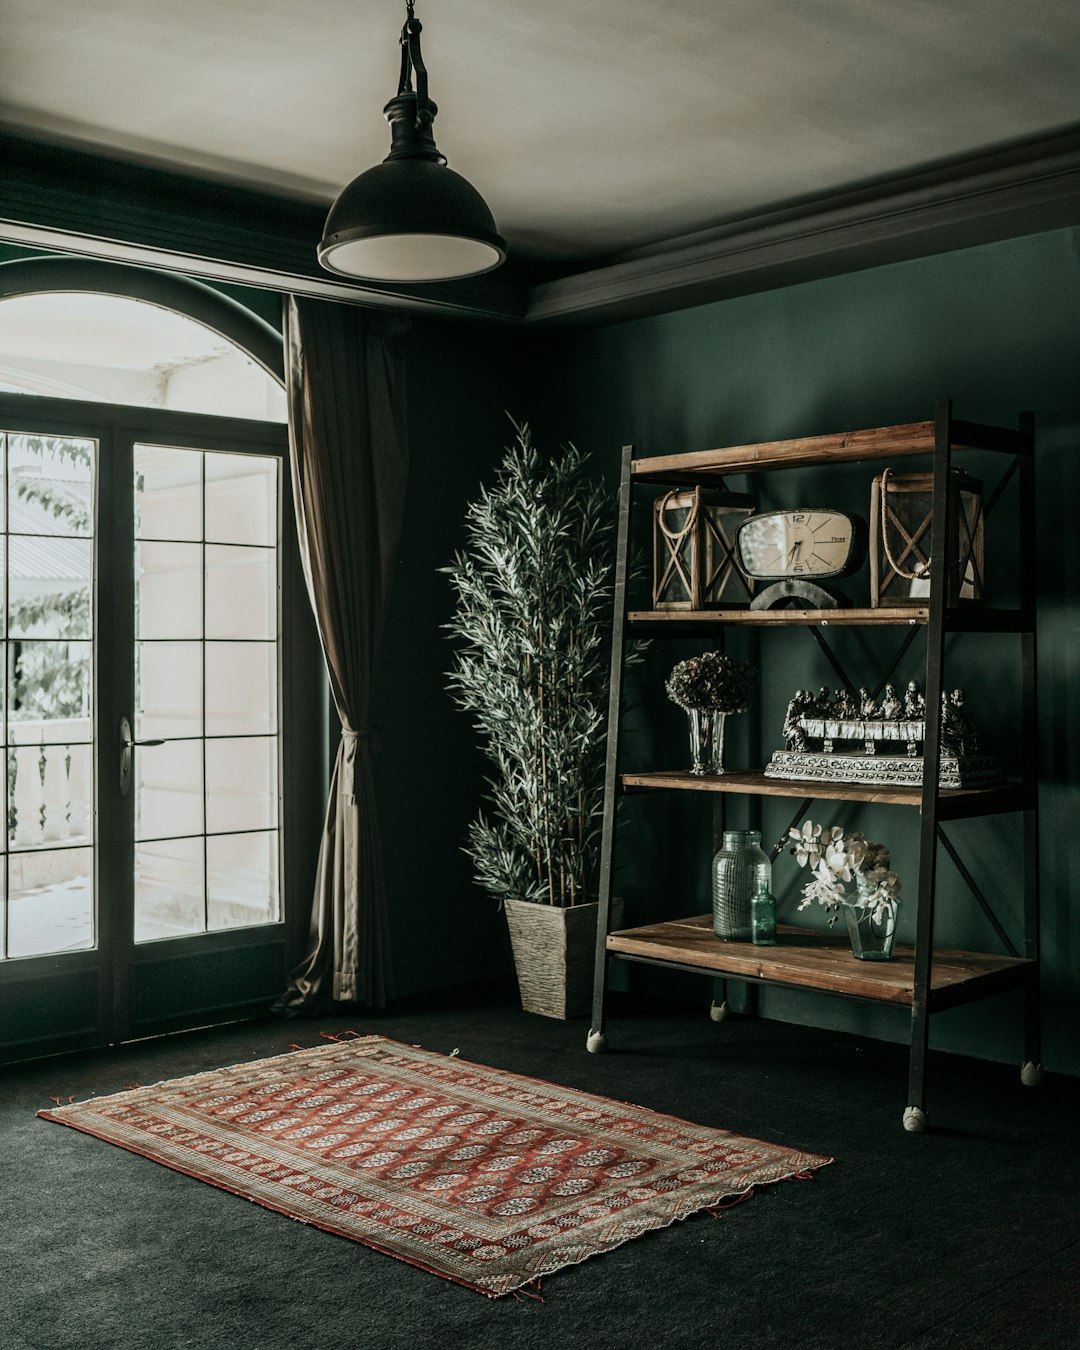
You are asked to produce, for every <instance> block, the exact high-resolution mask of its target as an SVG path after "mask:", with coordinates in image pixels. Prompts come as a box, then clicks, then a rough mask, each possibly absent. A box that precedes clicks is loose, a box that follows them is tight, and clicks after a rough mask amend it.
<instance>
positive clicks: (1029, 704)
mask: <svg viewBox="0 0 1080 1350" xmlns="http://www.w3.org/2000/svg"><path fill="white" fill-rule="evenodd" d="M1020 430H1021V431H1022V432H1024V433H1026V435H1027V436H1029V437H1031V443H1030V444H1029V446H1028V453H1027V454H1025V455H1023V456H1022V457H1021V460H1020V492H1019V503H1018V506H1019V514H1020V607H1021V609H1022V611H1023V613H1024V615H1025V619H1024V629H1023V632H1022V633H1021V635H1020V661H1021V666H1020V756H1021V778H1022V782H1023V787H1024V814H1023V839H1024V853H1023V856H1024V955H1025V957H1027V959H1028V960H1029V961H1034V962H1035V968H1034V970H1033V972H1032V975H1031V978H1030V979H1029V980H1028V982H1027V985H1026V986H1025V990H1024V1064H1023V1068H1022V1071H1021V1076H1022V1080H1023V1082H1024V1083H1025V1084H1026V1085H1029V1086H1034V1084H1035V1083H1037V1082H1038V1081H1039V1078H1040V1077H1041V1074H1042V1064H1041V1049H1040V1006H1039V1004H1040V992H1039V983H1040V970H1039V714H1038V708H1039V700H1038V686H1037V683H1036V680H1037V677H1036V669H1037V667H1036V635H1035V607H1036V601H1037V596H1038V578H1037V575H1036V573H1037V567H1038V562H1037V558H1038V548H1037V545H1036V540H1035V537H1034V536H1035V521H1036V518H1037V517H1036V515H1035V510H1036V505H1035V445H1034V434H1035V416H1034V414H1033V413H1030V412H1026V413H1022V414H1021V416H1020Z"/></svg>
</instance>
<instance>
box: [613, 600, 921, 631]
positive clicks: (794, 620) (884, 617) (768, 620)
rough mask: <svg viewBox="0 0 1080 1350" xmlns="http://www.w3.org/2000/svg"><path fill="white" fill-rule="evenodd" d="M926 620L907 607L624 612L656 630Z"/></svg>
mask: <svg viewBox="0 0 1080 1350" xmlns="http://www.w3.org/2000/svg"><path fill="white" fill-rule="evenodd" d="M929 617H930V610H929V608H928V607H927V606H926V605H910V606H905V607H904V608H903V609H900V608H897V609H869V608H866V609H681V610H680V609H632V610H630V611H629V612H628V613H627V616H626V618H627V621H628V622H629V623H631V624H642V625H649V626H653V625H655V626H656V627H657V628H661V629H663V628H665V627H675V626H677V625H679V624H686V625H688V626H691V627H692V626H693V625H695V624H701V625H705V624H721V623H734V624H746V625H748V626H749V627H751V628H789V627H798V626H800V625H801V626H803V627H806V626H807V625H810V624H820V625H821V626H822V627H823V628H824V627H830V626H831V627H841V626H843V625H845V624H847V625H852V626H856V625H857V626H876V625H879V624H882V625H890V626H896V625H904V626H911V625H913V624H925V623H926V622H927V621H928V619H929Z"/></svg>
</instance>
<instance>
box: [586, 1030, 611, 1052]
mask: <svg viewBox="0 0 1080 1350" xmlns="http://www.w3.org/2000/svg"><path fill="white" fill-rule="evenodd" d="M585 1049H586V1050H588V1052H589V1054H590V1055H602V1054H603V1053H604V1051H605V1050H606V1049H607V1037H606V1036H605V1035H604V1033H603V1032H602V1031H590V1032H589V1036H588V1039H587V1040H586V1042H585Z"/></svg>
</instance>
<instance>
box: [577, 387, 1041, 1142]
mask: <svg viewBox="0 0 1080 1350" xmlns="http://www.w3.org/2000/svg"><path fill="white" fill-rule="evenodd" d="M958 449H977V450H983V451H990V452H993V453H995V454H999V455H1001V456H1004V457H1007V458H1006V460H1005V462H1004V470H1003V473H1002V476H1001V481H1000V482H999V484H998V486H997V488H996V489H995V492H994V494H993V495H992V496H991V498H990V501H991V502H993V501H995V500H997V498H998V497H999V495H1000V493H1001V491H1002V489H1003V488H1004V486H1005V485H1006V484H1007V483H1008V482H1009V481H1010V480H1011V479H1012V478H1013V476H1014V475H1015V476H1016V478H1017V482H1018V488H1019V492H1018V497H1019V503H1018V516H1019V529H1020V533H1021V548H1020V557H1021V563H1020V576H1019V592H1020V602H1019V605H1018V606H1017V607H1015V608H1011V609H1000V608H990V607H986V606H983V605H981V604H963V603H962V604H959V605H947V604H946V603H945V599H946V595H947V593H948V591H947V575H946V566H947V564H946V557H947V539H948V521H949V515H950V510H951V507H952V500H951V493H952V491H953V490H954V489H953V482H952V479H953V475H952V474H951V473H950V468H951V461H952V455H953V452H954V451H956V450H958ZM911 455H926V456H932V460H933V520H932V525H931V530H930V533H931V539H930V578H929V582H930V586H929V596H928V598H927V600H926V602H925V603H913V604H911V605H909V606H900V607H893V608H881V609H871V608H852V609H829V610H823V609H815V610H793V609H783V610H776V609H774V610H748V609H725V610H707V611H695V612H691V611H671V610H666V611H653V610H629V611H628V610H627V605H626V597H627V577H628V558H629V553H630V539H631V533H632V518H633V511H634V500H635V489H636V488H637V487H638V486H640V485H646V484H648V485H652V486H654V487H655V486H657V485H662V486H665V487H672V486H679V485H693V484H697V483H710V482H711V483H715V482H716V480H717V479H718V478H723V476H724V475H728V474H745V473H759V472H763V471H766V470H768V471H774V470H782V469H785V468H796V467H798V468H803V467H810V466H815V465H817V466H821V465H826V464H838V463H847V462H851V461H862V460H880V459H888V460H894V459H897V458H900V457H903V456H911ZM1034 473H1035V460H1034V434H1033V419H1032V417H1031V415H1030V414H1025V415H1024V416H1023V417H1022V418H1021V426H1020V429H1019V430H1011V429H1008V428H1004V427H995V426H984V425H981V424H978V423H973V422H963V421H959V420H957V419H955V418H954V417H953V416H952V406H951V404H950V403H949V402H948V401H942V402H940V403H938V404H937V405H936V408H935V415H934V418H933V419H932V420H930V421H925V422H914V423H909V424H906V425H903V426H893V427H878V428H874V429H871V430H866V431H856V432H848V433H843V434H841V435H835V436H815V437H809V438H802V439H798V440H790V441H778V442H770V443H764V444H756V445H744V446H736V447H732V448H728V449H720V450H707V451H697V452H693V453H689V454H682V455H664V456H658V457H653V458H648V459H635V458H634V452H633V447H632V446H627V447H625V448H624V451H623V462H622V479H621V485H620V497H619V521H618V531H617V550H618V551H617V560H616V580H615V619H614V625H613V634H612V639H613V640H612V657H611V686H610V705H609V718H608V741H607V761H606V779H605V800H604V820H603V834H602V841H601V857H600V912H599V921H598V929H597V946H596V966H595V984H594V995H593V1016H592V1025H591V1028H590V1032H589V1037H588V1048H589V1050H590V1051H592V1052H594V1053H595V1052H598V1051H600V1050H602V1049H603V1048H604V1047H605V1044H606V1039H605V1002H606V992H607V979H608V971H609V966H610V964H611V962H612V961H629V962H639V963H645V964H648V965H654V966H660V967H663V968H666V969H669V970H680V971H689V972H694V973H698V974H705V975H709V976H712V977H716V976H721V977H724V978H725V979H726V978H731V979H738V980H745V981H749V982H751V983H756V984H766V985H776V986H783V987H787V988H799V989H811V990H816V991H820V992H824V993H830V994H833V995H839V996H842V997H846V998H855V999H862V1000H865V1001H869V1002H872V1003H881V1004H893V1005H901V1006H905V1007H908V1008H910V1010H911V1041H910V1056H909V1075H908V1098H907V1106H906V1109H905V1111H904V1125H905V1128H907V1129H908V1130H911V1131H920V1130H922V1129H923V1128H924V1127H925V1123H926V1105H925V1102H926V1082H925V1078H926V1073H925V1069H926V1052H927V1046H928V1041H929V1019H930V1015H931V1014H932V1013H935V1012H938V1011H941V1010H943V1009H945V1008H950V1007H955V1006H957V1005H959V1004H962V1003H968V1002H971V1001H973V1000H976V999H981V998H985V997H988V996H989V995H991V994H996V993H999V992H1001V991H1003V990H1006V989H1015V988H1022V989H1023V990H1024V992H1025V1057H1024V1064H1023V1068H1022V1071H1021V1077H1022V1080H1023V1082H1024V1083H1025V1084H1027V1085H1033V1084H1034V1083H1036V1082H1037V1081H1038V1080H1039V1078H1040V1076H1041V1068H1040V1062H1039V914H1038V894H1039V890H1038V886H1039V878H1038V871H1037V859H1038V784H1037V764H1036V745H1037V724H1036V718H1037V698H1036V637H1035V577H1034V556H1035V539H1034V520H1035V513H1034V494H1035V483H1034ZM727 625H735V626H742V627H744V628H747V629H752V630H768V629H775V628H793V627H801V628H806V629H810V630H814V632H815V636H816V637H817V638H818V640H819V642H820V643H824V638H823V636H822V631H821V630H824V629H828V628H830V627H834V628H835V627H851V626H860V627H886V626H887V627H906V628H908V629H915V630H922V633H923V635H924V636H925V641H926V656H925V682H924V690H925V699H926V706H927V708H928V709H936V708H939V707H940V706H941V696H942V691H943V690H944V689H945V688H946V687H947V686H946V683H945V670H944V667H945V638H946V636H947V635H948V634H951V633H1001V634H1013V635H1016V636H1018V637H1019V639H1020V687H1021V692H1020V704H1021V706H1020V710H1019V711H1020V727H1019V733H1020V734H1019V740H1018V745H1019V764H1018V765H1017V766H1016V767H1017V768H1018V770H1019V772H1018V776H1017V777H1016V778H1015V779H1012V780H1010V781H1008V782H1006V783H1005V784H1004V785H1001V786H997V787H993V788H978V789H976V788H972V789H942V788H939V786H938V767H939V760H940V752H941V746H940V739H941V737H940V724H939V719H938V718H937V717H936V716H930V717H928V718H927V724H926V739H925V742H924V746H923V752H924V771H923V778H922V786H921V788H908V787H889V788H884V787H880V788H879V787H869V786H863V785H857V784H848V783H824V782H819V781H814V782H797V781H791V780H784V779H777V778H770V777H766V776H765V775H764V773H762V772H748V771H743V772H730V771H729V772H725V773H724V774H723V775H718V776H705V777H695V776H694V775H692V774H690V773H689V772H687V771H685V770H656V769H649V770H645V771H636V770H635V771H631V772H626V771H623V770H622V767H621V766H620V764H619V754H618V747H619V724H620V714H621V704H622V667H623V648H624V642H625V640H626V639H627V638H628V637H630V636H644V635H648V636H650V637H654V638H661V639H662V638H666V637H683V638H685V637H697V638H702V639H706V640H708V639H710V638H713V637H715V636H716V635H717V634H718V633H719V632H720V631H721V630H722V629H723V628H724V627H725V626H727ZM911 636H912V638H914V637H915V636H917V633H912V634H911ZM657 791H669V792H670V791H675V792H699V793H700V792H705V793H714V794H731V793H737V794H744V795H751V796H770V797H786V798H790V799H801V801H802V803H803V804H802V807H801V808H800V812H801V813H802V814H805V813H806V812H807V811H808V810H809V808H810V806H811V804H812V802H813V801H814V800H818V799H822V800H829V801H849V802H864V803H876V804H884V805H887V806H890V807H907V808H909V809H915V810H917V811H919V813H920V831H919V854H918V860H917V877H918V884H917V914H916V939H915V943H914V946H911V947H904V946H899V947H897V948H896V949H895V953H894V956H893V959H892V960H891V961H888V962H862V961H859V960H857V959H856V958H855V957H854V956H853V955H852V953H851V949H850V945H849V944H848V942H847V940H846V938H844V939H841V938H839V937H834V936H833V935H832V934H831V933H829V934H822V933H817V932H813V931H810V930H803V929H797V928H781V929H780V930H779V934H778V945H777V946H776V947H774V948H767V947H766V948H762V947H754V946H752V945H751V944H749V943H738V942H721V941H719V940H717V939H716V938H715V937H714V936H713V932H712V917H711V915H701V916H696V917H690V918H679V917H676V918H673V919H670V920H667V921H665V922H662V923H655V924H649V925H646V926H644V927H640V928H634V929H626V930H622V931H619V932H614V933H613V932H610V931H609V915H610V910H611V883H612V870H613V861H614V849H615V837H616V826H617V810H616V807H617V802H618V798H619V797H620V796H621V795H623V794H627V793H649V792H657ZM1001 813H1019V814H1020V816H1021V817H1022V830H1023V858H1024V860H1025V870H1024V874H1023V879H1022V884H1023V891H1024V933H1023V938H1022V941H1021V943H1020V944H1019V945H1017V944H1015V943H1014V942H1013V940H1012V938H1011V937H1010V936H1009V934H1008V933H1007V932H1006V930H1005V928H1004V926H1003V925H1002V924H1001V923H1000V922H999V920H998V919H997V916H996V915H995V914H994V912H993V910H992V908H991V906H990V904H989V902H988V901H987V899H986V897H985V896H984V895H983V894H982V892H981V891H980V889H979V887H978V886H977V884H976V883H975V881H974V879H973V878H972V877H971V874H970V873H969V872H968V870H967V869H966V867H965V866H964V865H963V863H962V862H961V860H960V858H959V856H958V854H957V853H956V850H955V848H954V847H953V845H952V843H951V841H950V840H949V838H948V836H947V835H946V834H945V832H944V830H943V829H942V826H943V824H945V823H947V822H950V821H954V820H961V819H971V818H974V817H978V816H989V815H995V814H1001ZM939 845H940V846H941V847H943V848H944V849H945V851H946V852H947V853H948V854H949V856H950V857H951V858H952V859H953V861H954V862H955V863H956V865H957V868H958V870H959V872H960V875H961V877H962V878H963V879H964V881H965V882H966V883H967V885H968V888H969V889H970V891H971V893H972V896H973V898H974V899H975V901H976V903H977V904H978V905H979V907H980V908H981V909H982V911H983V913H984V915H985V916H986V918H987V919H988V921H989V922H990V924H991V926H992V927H993V929H994V931H995V933H996V935H997V937H998V939H999V941H1000V943H1001V945H1002V947H1003V949H1004V952H1003V954H1001V955H997V954H992V953H986V952H958V951H945V950H935V948H934V942H933V935H934V907H935V890H936V880H937V877H936V868H937V855H938V848H939ZM905 871H907V872H908V874H909V875H910V873H911V868H910V866H909V867H907V868H905Z"/></svg>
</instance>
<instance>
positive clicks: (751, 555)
mask: <svg viewBox="0 0 1080 1350" xmlns="http://www.w3.org/2000/svg"><path fill="white" fill-rule="evenodd" d="M865 556H866V523H865V522H864V521H863V520H861V519H860V518H859V517H858V516H853V515H849V514H848V513H847V512H845V511H831V510H826V509H816V508H815V509H810V508H805V507H800V508H799V509H798V510H794V511H764V512H762V513H761V514H760V515H755V516H748V517H747V519H746V520H744V521H743V523H742V524H741V525H740V526H739V528H738V529H737V530H736V532H735V558H736V561H737V563H738V565H739V569H740V570H741V571H742V572H743V573H744V575H746V576H747V577H752V578H754V579H755V580H757V581H771V582H773V583H774V584H773V585H771V586H769V587H767V588H766V589H765V590H763V591H761V592H760V593H759V594H758V595H757V596H755V598H754V600H753V602H752V606H751V607H752V608H753V609H772V608H774V607H775V606H778V605H785V604H786V605H790V604H797V603H800V602H801V603H802V604H803V605H806V606H809V607H811V608H815V609H835V608H837V606H840V605H849V604H850V603H851V601H850V600H849V599H848V598H847V597H846V596H844V595H843V594H841V593H840V592H839V591H835V590H833V589H832V587H830V586H824V585H822V582H823V581H825V580H827V579H829V578H832V577H844V576H848V575H850V573H852V572H855V571H857V570H858V568H859V567H861V566H862V562H863V559H864V558H865Z"/></svg>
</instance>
